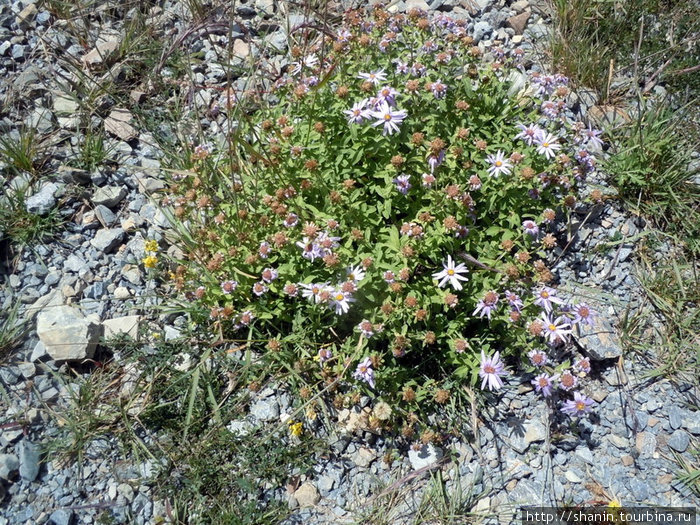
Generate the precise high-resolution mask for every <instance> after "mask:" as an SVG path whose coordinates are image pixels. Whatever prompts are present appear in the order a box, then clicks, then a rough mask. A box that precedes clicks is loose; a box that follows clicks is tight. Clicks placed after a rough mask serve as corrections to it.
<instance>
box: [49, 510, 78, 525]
mask: <svg viewBox="0 0 700 525" xmlns="http://www.w3.org/2000/svg"><path fill="white" fill-rule="evenodd" d="M49 519H50V520H51V521H52V522H53V524H54V525H71V523H72V521H73V511H72V510H70V509H58V510H56V511H54V512H52V513H51V516H49Z"/></svg>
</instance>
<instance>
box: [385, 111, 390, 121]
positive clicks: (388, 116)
mask: <svg viewBox="0 0 700 525" xmlns="http://www.w3.org/2000/svg"><path fill="white" fill-rule="evenodd" d="M384 120H387V121H389V120H391V114H390V113H387V114H386V115H384Z"/></svg>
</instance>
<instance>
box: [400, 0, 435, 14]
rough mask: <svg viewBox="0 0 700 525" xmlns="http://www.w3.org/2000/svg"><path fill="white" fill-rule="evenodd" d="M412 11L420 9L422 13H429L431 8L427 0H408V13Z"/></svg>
mask: <svg viewBox="0 0 700 525" xmlns="http://www.w3.org/2000/svg"><path fill="white" fill-rule="evenodd" d="M411 9H420V10H421V11H426V12H427V11H429V10H430V6H428V3H427V2H426V1H425V0H406V11H407V12H408V11H410V10H411Z"/></svg>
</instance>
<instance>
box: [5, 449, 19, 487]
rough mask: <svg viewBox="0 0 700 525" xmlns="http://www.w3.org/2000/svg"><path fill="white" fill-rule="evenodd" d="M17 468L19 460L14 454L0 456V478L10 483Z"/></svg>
mask: <svg viewBox="0 0 700 525" xmlns="http://www.w3.org/2000/svg"><path fill="white" fill-rule="evenodd" d="M18 468H19V459H18V458H17V456H15V455H14V454H0V478H2V479H4V480H7V481H10V480H11V479H12V478H13V477H14V475H15V473H16V472H17V469H18Z"/></svg>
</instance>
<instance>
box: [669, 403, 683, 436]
mask: <svg viewBox="0 0 700 525" xmlns="http://www.w3.org/2000/svg"><path fill="white" fill-rule="evenodd" d="M668 424H669V425H671V428H672V429H673V430H676V429H678V428H681V425H682V424H683V420H682V418H681V409H680V408H678V407H677V406H676V405H671V406H670V407H668Z"/></svg>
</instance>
